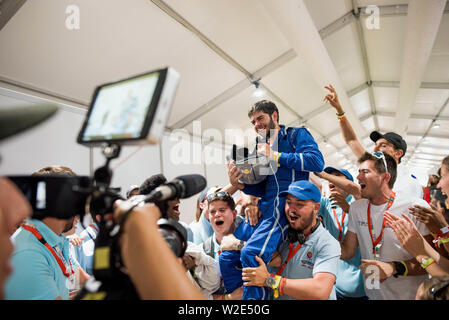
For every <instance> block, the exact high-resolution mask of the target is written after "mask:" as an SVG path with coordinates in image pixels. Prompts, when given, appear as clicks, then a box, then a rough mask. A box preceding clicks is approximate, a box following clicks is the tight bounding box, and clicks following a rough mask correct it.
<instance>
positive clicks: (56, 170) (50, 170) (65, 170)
mask: <svg viewBox="0 0 449 320" xmlns="http://www.w3.org/2000/svg"><path fill="white" fill-rule="evenodd" d="M44 175H58V176H70V177H71V176H76V173H75V172H74V171H73V170H72V169H70V168H69V167H64V166H48V167H44V168H42V169H40V170H39V171H36V172H34V173H33V174H32V176H44Z"/></svg>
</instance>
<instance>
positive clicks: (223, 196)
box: [207, 191, 235, 210]
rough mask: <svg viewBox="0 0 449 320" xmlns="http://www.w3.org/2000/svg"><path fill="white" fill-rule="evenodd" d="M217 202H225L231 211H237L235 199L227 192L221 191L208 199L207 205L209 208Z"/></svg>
mask: <svg viewBox="0 0 449 320" xmlns="http://www.w3.org/2000/svg"><path fill="white" fill-rule="evenodd" d="M215 201H224V202H226V203H227V205H228V207H229V208H230V209H231V210H235V201H234V198H233V197H232V196H231V195H230V194H229V193H227V192H224V191H220V192H216V193H213V194H211V195H209V196H208V197H207V205H208V206H210V204H211V203H212V202H215Z"/></svg>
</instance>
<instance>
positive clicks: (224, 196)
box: [206, 191, 232, 202]
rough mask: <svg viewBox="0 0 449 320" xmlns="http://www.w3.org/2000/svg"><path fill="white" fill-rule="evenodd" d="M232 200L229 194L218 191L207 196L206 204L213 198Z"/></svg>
mask: <svg viewBox="0 0 449 320" xmlns="http://www.w3.org/2000/svg"><path fill="white" fill-rule="evenodd" d="M226 197H229V198H232V197H231V195H230V194H229V193H227V192H226V191H219V192H214V193H211V194H210V195H208V196H207V198H206V199H207V202H211V201H212V200H213V199H215V198H226Z"/></svg>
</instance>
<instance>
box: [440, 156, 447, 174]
mask: <svg viewBox="0 0 449 320" xmlns="http://www.w3.org/2000/svg"><path fill="white" fill-rule="evenodd" d="M441 165H443V166H445V167H446V170H447V171H449V156H446V157H445V158H444V159H443V161H441ZM440 170H441V169H440ZM439 175H440V176H441V171H440V172H439Z"/></svg>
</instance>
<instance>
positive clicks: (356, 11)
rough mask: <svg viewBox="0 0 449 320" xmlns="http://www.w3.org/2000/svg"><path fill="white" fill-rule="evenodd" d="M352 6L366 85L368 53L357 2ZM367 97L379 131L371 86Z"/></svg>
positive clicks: (368, 76)
mask: <svg viewBox="0 0 449 320" xmlns="http://www.w3.org/2000/svg"><path fill="white" fill-rule="evenodd" d="M352 6H353V8H354V15H355V17H356V18H357V19H356V26H357V35H358V37H359V44H360V51H361V55H362V62H363V70H364V72H365V80H366V81H367V83H370V82H371V79H372V77H371V71H370V67H369V63H368V53H367V51H366V43H365V36H364V34H363V28H362V22H361V21H360V11H359V8H358V7H357V1H356V0H352ZM368 97H369V103H370V108H371V114H372V115H373V117H374V127H375V128H376V130H379V120H378V119H377V116H376V100H375V99H374V91H373V88H372V87H371V85H370V86H369V87H368Z"/></svg>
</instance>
